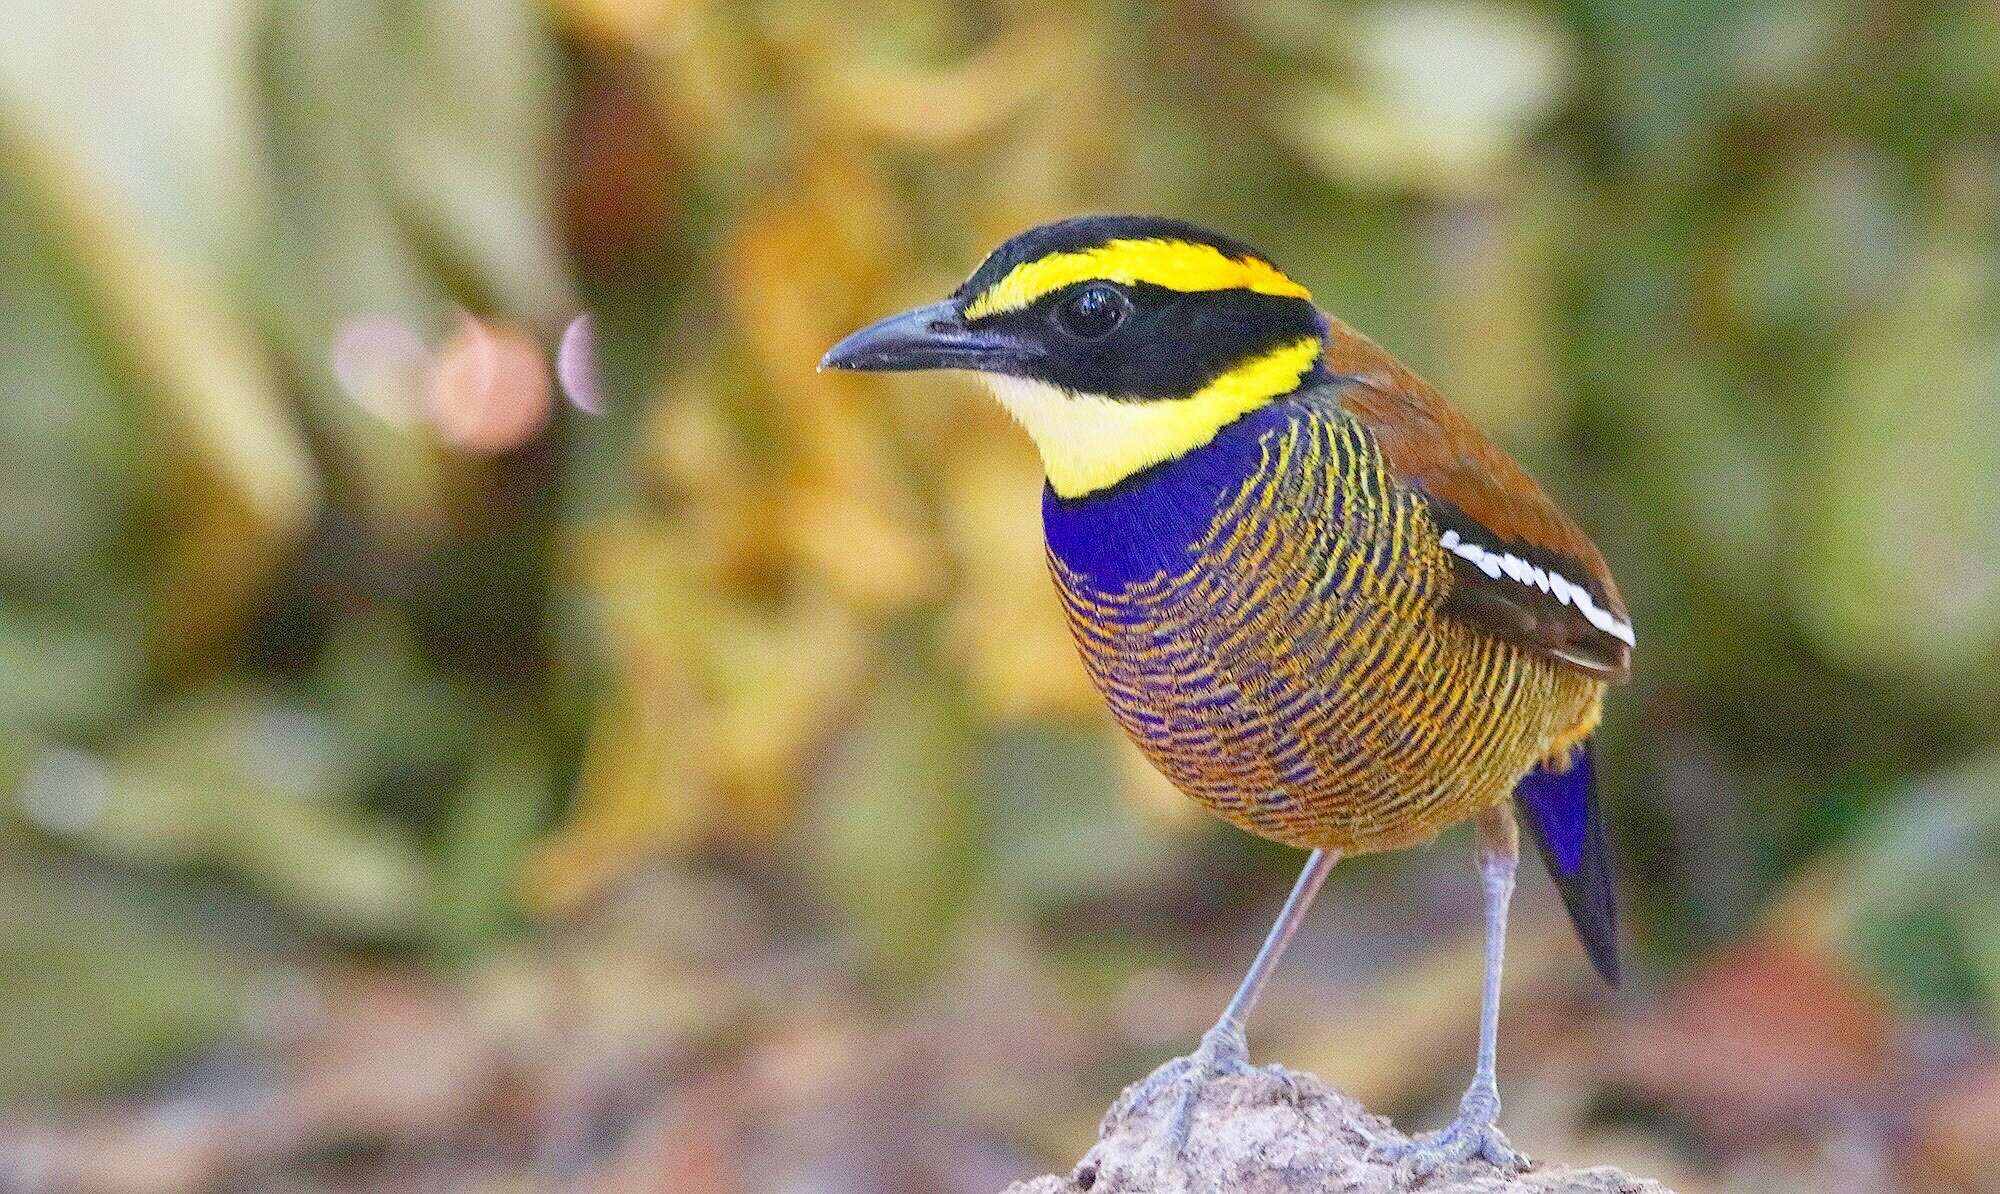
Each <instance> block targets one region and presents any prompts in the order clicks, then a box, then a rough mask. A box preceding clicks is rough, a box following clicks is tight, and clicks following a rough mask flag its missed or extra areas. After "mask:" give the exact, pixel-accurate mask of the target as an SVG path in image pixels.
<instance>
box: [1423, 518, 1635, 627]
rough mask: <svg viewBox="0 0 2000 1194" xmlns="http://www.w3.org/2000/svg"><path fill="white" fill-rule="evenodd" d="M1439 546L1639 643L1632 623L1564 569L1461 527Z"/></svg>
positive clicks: (1450, 533) (1593, 624) (1480, 568)
mask: <svg viewBox="0 0 2000 1194" xmlns="http://www.w3.org/2000/svg"><path fill="white" fill-rule="evenodd" d="M1438 546H1439V547H1442V548H1444V549H1445V550H1446V551H1448V552H1450V553H1451V554H1453V555H1455V556H1457V557H1459V558H1460V559H1462V560H1465V561H1467V562H1468V563H1471V564H1472V565H1474V566H1475V567H1477V568H1478V569H1479V570H1480V571H1481V572H1484V573H1485V574H1486V575H1487V576H1489V577H1491V578H1492V579H1494V580H1498V579H1500V574H1501V573H1503V572H1504V573H1506V574H1507V577H1508V579H1509V580H1512V581H1515V582H1516V583H1518V584H1523V585H1528V586H1530V587H1533V588H1537V589H1540V590H1542V591H1543V592H1545V593H1548V594H1550V595H1551V596H1553V597H1554V598H1555V599H1556V600H1557V601H1560V602H1561V603H1562V604H1564V605H1574V606H1575V607H1576V610H1577V612H1578V613H1580V614H1582V615H1583V616H1584V619H1585V620H1586V621H1588V622H1589V623H1590V624H1591V625H1592V626H1595V627H1597V628H1598V629H1599V630H1602V631H1603V632H1604V633H1606V634H1608V635H1610V636H1611V637H1612V638H1615V639H1618V640H1619V641H1621V642H1623V643H1624V644H1625V645H1626V646H1628V647H1633V646H1637V645H1638V639H1637V636H1636V635H1634V634H1633V633H1632V623H1630V622H1627V621H1626V620H1625V619H1623V618H1621V617H1619V616H1618V615H1616V614H1614V613H1612V612H1611V611H1610V610H1608V609H1605V608H1604V607H1603V606H1601V605H1599V604H1597V599H1596V598H1595V597H1592V596H1591V595H1590V590H1589V589H1586V588H1584V587H1583V586H1582V585H1580V584H1577V583H1576V582H1575V581H1573V580H1571V579H1569V578H1568V577H1566V576H1564V575H1563V574H1562V573H1560V572H1551V571H1548V570H1546V569H1544V568H1539V567H1537V566H1535V565H1534V564H1531V563H1529V562H1528V561H1526V560H1524V559H1522V558H1521V557H1520V556H1517V555H1515V554H1514V553H1513V552H1510V551H1496V550H1494V549H1493V548H1490V547H1482V546H1480V545H1479V544H1477V543H1472V542H1469V541H1468V540H1466V539H1465V538H1464V537H1463V536H1461V535H1460V534H1459V533H1458V532H1457V531H1446V532H1445V533H1444V534H1443V535H1442V536H1441V537H1440V538H1439V539H1438Z"/></svg>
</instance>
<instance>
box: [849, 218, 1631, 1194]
mask: <svg viewBox="0 0 2000 1194" xmlns="http://www.w3.org/2000/svg"><path fill="white" fill-rule="evenodd" d="M820 367H821V368H822V369H836V370H855V371H911V370H961V371H969V372H971V373H973V374H976V375H978V377H980V378H981V379H983V380H984V381H985V383H986V384H987V386H988V388H990V390H991V391H992V393H993V395H994V396H995V397H996V398H997V399H998V400H999V402H1000V404H1001V405H1003V406H1004V407H1005V408H1006V409H1007V410H1008V411H1009V412H1010V413H1011V414H1012V415H1013V417H1014V419H1015V420H1016V421H1017V422H1018V423H1019V424H1020V425H1021V426H1022V427H1023V428H1024V429H1025V430H1026V432H1027V435H1028V437H1029V438H1030V439H1032V440H1033V442H1034V445H1035V447H1036V449H1037V450H1038V452H1039V455H1040V457H1041V462H1042V465H1043V471H1044V473H1045V477H1046V482H1045V484H1044V486H1043V491H1042V503H1041V515H1042V528H1043V533H1044V539H1045V544H1046V556H1047V561H1048V567H1049V572H1050V575H1051V577H1052V578H1053V580H1054V587H1055V591H1056V595H1057V597H1058V598H1059V600H1060V605H1061V607H1062V611H1063V613H1064V615H1065V617H1066V618H1067V620H1068V623H1069V627H1070V630H1071V633H1072V636H1073V638H1074V639H1075V643H1076V646H1077V649H1078V653H1079V655H1080V656H1081V659H1082V661H1083V665H1084V669H1085V670H1086V672H1087V673H1088V674H1089V677H1090V679H1091V681H1092V683H1093V685H1094V686H1095V687H1096V689H1097V691H1098V692H1099V693H1100V694H1101V695H1102V696H1103V698H1104V700H1105V702H1106V703H1107V704H1108V705H1109V707H1110V710H1111V713H1112V715H1113V716H1114V718H1115V719H1116V721H1117V722H1118V724H1119V725H1120V726H1121V727H1122V728H1123V730H1124V731H1125V733H1126V734H1127V735H1128V736H1129V737H1130V738H1131V739H1132V741H1133V742H1134V743H1136V744H1137V746H1138V747H1139V749H1140V750H1141V751H1142V752H1143V753H1144V754H1145V755H1146V757H1147V758H1148V759H1149V760H1150V761H1151V762H1152V764H1153V765H1154V766H1155V767H1157V768H1158V769H1159V770H1160V771H1161V772H1162V773H1163V774H1164V775H1165V776H1166V777H1167V778H1168V779H1169V780H1170V781H1171V782H1172V783H1173V784H1174V786H1175V787H1177V788H1178V789H1179V790H1180V791H1181V792H1183V793H1185V794H1186V795H1188V796H1190V797H1192V798H1193V799H1194V800H1195V801H1197V802H1198V803H1200V804H1201V805H1202V806H1204V807H1205V808H1207V809H1208V810H1209V811H1210V812H1212V813H1214V814H1216V815H1218V816H1220V817H1221V818H1223V819H1224V820H1226V821H1229V822H1231V823H1233V824H1234V825H1236V826H1238V827H1240V828H1242V829H1244V830H1247V831H1249V832H1250V833H1253V834H1256V835H1258V836H1261V837H1264V838H1268V839H1271V840H1275V841H1278V842H1282V843H1285V844H1287V845H1290V846H1293V847H1297V848H1299V849H1303V850H1306V851H1309V852H1310V853H1309V854H1308V855H1307V858H1306V861H1305V864H1304V866H1303V867H1302V869H1301V871H1300V874H1299V877H1298V880H1297V882H1296V883H1295V884H1294V886H1293V888H1292V891H1291V894H1290V895H1289V897H1288V898H1287V899H1286V901H1285V903H1284V905H1283V907H1282V909H1281V910H1280V912H1279V914H1278V916H1277V919H1276V921H1275V923H1274V924H1273V926H1272V928H1271V930H1270V933H1269V934H1268V936H1267V937H1266V939H1265V941H1264V943H1263V946H1262V947H1261V948H1260V949H1259V951H1258V953H1257V955H1256V958H1255V960H1254V961H1253V962H1252V963H1251V965H1250V968H1249V971H1248V972H1247V973H1246V974H1245V976H1244V979H1243V981H1242V984H1241V985H1240V986H1239V988H1238V989H1237V991H1236V994H1235V995H1234V996H1233V997H1232V998H1231V1000H1230V1002H1229V1003H1228V1005H1227V1006H1226V1008H1225V1009H1224V1010H1223V1012H1222V1015H1221V1016H1220V1018H1219V1019H1218V1020H1217V1022H1216V1024H1215V1026H1214V1027H1213V1028H1211V1029H1210V1030H1209V1031H1208V1032H1207V1033H1205V1034H1204V1035H1203V1036H1202V1038H1201V1041H1200V1044H1199V1046H1198V1047H1197V1048H1196V1049H1195V1050H1194V1051H1193V1052H1192V1053H1190V1054H1188V1055H1187V1056H1185V1057H1181V1058H1177V1059H1175V1060H1174V1061H1171V1062H1169V1063H1167V1064H1166V1065H1163V1066H1162V1067H1160V1068H1159V1069H1158V1070H1156V1071H1155V1072H1154V1073H1153V1074H1152V1075H1151V1076H1150V1077H1148V1078H1147V1079H1146V1080H1145V1082H1144V1083H1143V1084H1142V1087H1141V1090H1140V1097H1143V1098H1149V1099H1150V1098H1154V1097H1164V1096H1169V1095H1170V1096H1171V1097H1173V1098H1175V1099H1176V1100H1177V1102H1176V1103H1175V1104H1174V1106H1173V1113H1172V1115H1171V1116H1170V1117H1169V1119H1168V1123H1169V1127H1168V1135H1169V1137H1170V1140H1169V1143H1170V1145H1171V1147H1172V1148H1173V1149H1174V1151H1175V1153H1176V1155H1178V1154H1179V1152H1180V1150H1181V1149H1182V1148H1183V1147H1184V1146H1185V1145H1186V1142H1187V1136H1188V1132H1189V1130H1190V1125H1191V1122H1192V1118H1193V1114H1194V1111H1195V1109H1196V1107H1197V1106H1198V1103H1199V1100H1200V1099H1201V1098H1202V1095H1203V1092H1204V1091H1205V1090H1207V1089H1209V1088H1210V1086H1211V1084H1212V1083H1213V1082H1214V1081H1215V1080H1216V1079H1218V1078H1222V1077H1225V1076H1229V1075H1240V1074H1244V1073H1247V1072H1249V1071H1250V1069H1251V1067H1250V1065H1249V1060H1248V1055H1249V1048H1248V1041H1247V1037H1246V1033H1245V1027H1244V1026H1245V1021H1246V1020H1247V1018H1248V1016H1249V1014H1250V1011H1251V1009H1252V1007H1253V1006H1254V1005H1255V1004H1256V1003H1257V1000H1258V998H1259V996H1260V994H1261V993H1262V991H1263V989H1264V986H1265V984H1266V982H1267V981H1268V979H1269V978H1270V975H1271V972H1272V971H1273V969H1274V968H1275V967H1276V966H1277V964H1278V962H1279V960H1280V958H1281V957H1282V956H1283V954H1284V952H1285V949H1286V946H1287V945H1288V943H1289V942H1290V940H1291V938H1292V936H1293V934H1294V933H1295V931H1296V930H1297V929H1298V927H1299V925H1300V922H1301V921H1302V920H1303V919H1304V917H1305V915H1306V912H1307V909H1308V908H1309V907H1310V906H1311V904H1312V901H1313V899H1314V897H1315V896H1316V895H1317V894H1318V892H1319V889H1320V887H1321V885H1322V883H1323V882H1324V880H1325V878H1326V876H1327V873H1328V871H1329V870H1330V869H1331V868H1332V867H1333V866H1334V865H1335V863H1337V862H1338V861H1339V860H1340V859H1342V858H1345V857H1354V856H1357V855H1364V854H1370V853H1377V852H1381V851H1387V850H1395V849H1400V848H1405V847H1410V846H1415V845H1419V844H1422V843H1425V842H1428V841H1430V840H1432V839H1433V838H1435V837H1436V836H1437V835H1438V834H1439V833H1440V832H1441V831H1443V830H1444V829H1446V828H1448V827H1450V826H1452V825H1455V824H1457V823H1460V822H1464V821H1468V820H1469V821H1472V822H1474V824H1475V827H1476V832H1475V833H1474V835H1473V837H1474V858H1475V863H1476V870H1477V873H1478V876H1479V879H1480V889H1481V893H1482V905H1483V909H1484V913H1485V965H1484V981H1483V983H1482V988H1481V1000H1480V1019H1479V1043H1478V1054H1477V1057H1476V1060H1475V1064H1474V1070H1473V1077H1472V1080H1471V1083H1470V1084H1469V1085H1468V1087H1467V1088H1466V1091H1465V1094H1464V1096H1463V1098H1462V1099H1461V1100H1460V1103H1459V1107H1458V1112H1457V1114H1456V1115H1455V1116H1454V1117H1453V1119H1452V1120H1451V1122H1450V1124H1449V1125H1448V1126H1446V1127H1445V1128H1443V1129H1442V1130H1440V1131H1437V1132H1434V1133H1431V1134H1428V1135H1424V1136H1420V1137H1416V1138H1405V1139H1402V1140H1399V1141H1397V1142H1392V1143H1388V1144H1385V1145H1384V1147H1383V1148H1382V1149H1381V1152H1382V1153H1385V1154H1387V1155H1388V1156H1390V1157H1391V1158H1393V1159H1398V1160H1401V1161H1403V1162H1406V1163H1407V1164H1409V1165H1411V1166H1412V1167H1415V1168H1419V1169H1435V1168H1437V1167H1439V1166H1442V1165H1445V1164H1448V1163H1458V1162H1465V1161H1468V1160H1471V1159H1474V1158H1478V1159H1483V1160H1485V1161H1487V1162H1490V1163H1492V1164H1494V1165H1498V1166H1502V1167H1511V1168H1520V1167H1524V1166H1525V1165H1526V1164H1527V1160H1526V1158H1525V1157H1523V1156H1522V1155H1521V1154H1520V1153H1519V1152H1518V1151H1517V1150H1516V1149H1515V1148H1514V1147H1513V1146H1512V1144H1511V1143H1510V1142H1509V1141H1508V1139H1507V1137H1506V1136H1505V1134H1504V1133H1503V1132H1501V1130H1500V1128H1499V1126H1498V1118H1499V1113H1500V1095H1499V1088H1498V1080H1497V1077H1496V1072H1495V1069H1496V1056H1497V1045H1498V1042H1497V1037H1498V1030H1499V1011H1500V978H1501V969H1502V965H1503V960H1504V951H1505V942H1506V926H1507V910H1508V905H1509V902H1510V900H1511V898H1512V894H1513V890H1514V881H1515V873H1516V864H1517V861H1518V858H1519V853H1520V848H1519V840H1520V833H1519V826H1520V825H1522V824H1525V825H1526V827H1527V830H1528V834H1529V836H1530V837H1531V838H1532V839H1533V840H1534V841H1535V843H1536V845H1537V847H1538V850H1539V853H1540V854H1541V856H1542V858H1543V860H1544V862H1545V863H1546V865H1547V868H1548V870H1549V873H1550V874H1551V875H1552V876H1553V878H1554V880H1555V884H1556V886H1557V888H1558V889H1559V891H1560V893H1561V896H1562V900H1563V903H1564V905H1565V907H1566V908H1567V910H1568V912H1569V915H1570V918H1571V921H1572V923H1573V924H1574V926H1575V929H1576V931H1577V934H1578V937H1579V938H1580V940H1581V943H1582V945H1583V948H1584V950H1585V952H1586V953H1587V955H1588V957H1589V959H1590V961H1591V962H1592V963H1593V965H1594V966H1595V968H1596V970H1597V971H1598V973H1599V974H1600V975H1601V976H1602V977H1603V978H1604V980H1605V981H1606V982H1607V983H1610V984H1612V985H1614V986H1615V985H1616V984H1617V982H1618V979H1619V957H1618V906H1617V895H1616V885H1615V880H1614V871H1613V864H1612V855H1611V846H1610V840H1609V837H1608V835H1607V832H1606V827H1605V820H1604V816H1603V810H1602V808H1601V803H1600V800H1599V797H1598V790H1597V776H1596V766H1595V763H1594V761H1593V755H1592V747H1591V743H1592V739H1593V736H1594V734H1595V732H1596V731H1597V729H1598V725H1599V721H1600V718H1601V717H1602V713H1603V706H1604V700H1605V697H1606V695H1607V693H1608V691H1609V690H1610V688H1611V687H1612V686H1614V685H1617V684H1620V683H1623V682H1624V681H1626V680H1627V679H1628V678H1629V677H1630V674H1631V657H1632V650H1633V648H1634V646H1635V645H1636V639H1635V636H1634V633H1633V629H1632V622H1631V619H1630V616H1629V614H1628V613H1627V610H1626V606H1625V602H1624V600H1623V598H1621V597H1620V595H1619V592H1618V586H1617V584H1616V583H1615V581H1614V580H1613V578H1612V575H1611V572H1610V569H1609V567H1608V566H1607V565H1606V563H1605V560H1604V557H1603V555H1602V554H1601V553H1600V552H1599V551H1598V549H1597V548H1596V546H1594V545H1593V544H1592V543H1591V541H1590V539H1589V538H1588V536H1587V535H1586V534H1585V533H1584V531H1583V530H1582V529H1581V528H1580V527H1579V526H1578V524H1577V523H1576V521H1575V520H1574V519H1572V518H1571V517H1570V516H1569V515H1568V514H1566V513H1565V512H1564V511H1563V510H1562V509H1560V508H1559V507H1558V506H1557V505H1556V503H1555V502H1554V501H1553V500H1552V499H1551V498H1550V497H1549V495H1548V494H1547V493H1546V492H1545V491H1544V490H1543V489H1542V488H1541V486H1540V485H1538V484H1537V483H1536V482H1535V481H1534V479H1533V478H1531V477H1530V476H1529V475H1528V473H1527V472H1526V471H1525V470H1524V469H1523V468H1522V467H1521V466H1520V465H1519V464H1517V463H1516V462H1515V461H1514V460H1513V459H1512V458H1511V457H1510V456H1509V455H1508V454H1507V453H1506V452H1505V451H1503V450H1502V449H1501V448H1500V447H1499V446H1498V445H1496V444H1495V443H1494V442H1493V441H1492V440H1491V439H1489V438H1488V437H1487V436H1486V435H1485V434H1484V433H1483V432H1482V431H1481V430H1480V429H1479V428H1478V427H1477V426H1476V425H1475V424H1474V423H1473V421H1472V420H1471V419H1470V418H1468V417H1467V416H1466V415H1464V414H1462V413H1460V412H1459V411H1458V410H1457V409H1456V408H1454V407H1453V406H1451V405H1449V404H1448V403H1447V402H1446V401H1445V399H1444V398H1443V397H1442V396H1441V395H1440V394H1439V393H1438V391H1437V390H1436V389H1435V388H1433V387H1432V386H1431V385H1430V384H1429V383H1427V382H1426V381H1424V380H1423V379H1422V378H1421V377H1419V376H1418V375H1417V374H1416V373H1415V372H1413V371H1412V370H1410V369H1409V368H1407V367H1405V366H1404V365H1402V364H1401V363H1399V362H1398V361H1397V360H1396V359H1395V358H1394V357H1392V356H1391V355H1390V354H1389V353H1388V352H1387V351H1386V350H1384V349H1383V348H1381V347H1380V346H1378V345H1377V344H1376V343H1375V342H1374V341H1372V340H1370V339H1368V338H1367V337H1366V336H1364V335H1362V334H1361V333H1360V332H1358V331H1356V330H1355V329H1354V328H1352V327H1349V326H1348V325H1347V324H1345V323H1343V322H1341V321H1340V320H1339V319H1337V318H1335V317H1333V316H1331V315H1329V314H1327V313H1326V312H1324V311H1322V310H1321V309H1320V308H1319V307H1318V306H1317V305H1316V304H1315V303H1314V301H1313V298H1312V295H1311V293H1310V292H1309V291H1308V290H1307V288H1306V287H1305V286H1304V285H1302V284H1300V283H1299V282H1298V281H1297V280H1295V279H1294V278H1293V277H1292V276H1291V275H1289V274H1287V273H1285V272H1284V271H1283V270H1281V269H1280V268H1279V267H1278V266H1277V265H1276V264H1275V263H1274V262H1273V261H1272V260H1271V258H1270V257H1269V256H1267V255H1266V254H1264V253H1261V252H1259V251H1258V250H1256V249H1254V248H1252V247H1251V246H1249V245H1248V244H1245V243H1243V242H1241V241H1238V240H1235V239H1233V238H1230V237H1227V236H1223V235H1219V234H1217V233H1215V232H1211V231H1209V230H1207V229H1204V228H1202V227H1199V226H1197V225H1195V224H1193V223H1189V222H1187V221H1184V220H1180V219H1175V218H1169V217H1164V216H1150V215H1087V216H1077V217H1072V218H1068V219H1062V220H1057V221H1055V222H1052V223H1046V224H1042V225H1039V226H1037V227H1034V228H1030V229H1028V230H1027V231H1025V232H1022V233H1020V234H1019V235H1017V236H1015V237H1013V238H1012V239H1010V240H1008V241H1006V242H1005V243H1004V244H1002V245H1001V246H1000V247H999V248H998V249H996V250H994V251H993V252H992V253H991V254H990V255H989V256H987V258H986V259H985V260H984V261H983V262H982V263H981V264H980V265H979V267H978V268H977V269H976V270H974V271H973V273H972V274H971V276H970V277H969V278H968V279H967V280H966V281H965V283H964V284H963V285H961V286H960V287H959V288H958V289H957V290H956V291H955V292H953V293H952V294H951V295H949V296H948V297H946V298H944V299H942V300H940V301H938V302H935V303H931V304H928V305H925V306H920V307H917V308H915V309H913V310H910V311H906V312H903V313H902V314H898V315H893V316H890V317H889V318H886V319H883V320H881V321H879V322H876V323H873V324H871V325H869V326H867V327H864V328H862V329H861V330H859V331H857V332H855V333H853V334H852V335H850V336H848V337H846V338H845V339H843V340H841V341H840V342H839V343H837V344H836V345H834V347H833V348H832V349H831V350H830V351H828V352H827V354H826V355H825V357H824V359H823V360H822V361H821V362H820Z"/></svg>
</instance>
